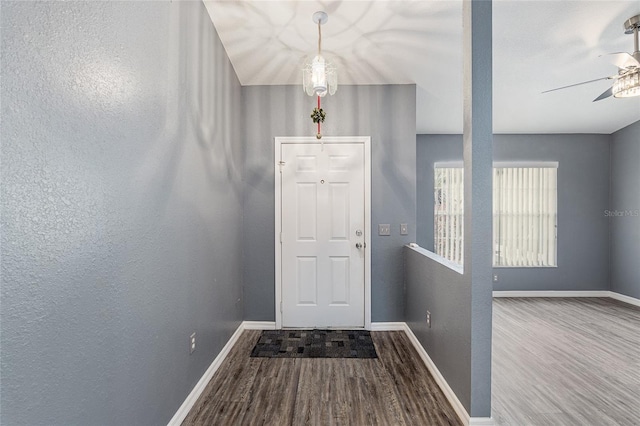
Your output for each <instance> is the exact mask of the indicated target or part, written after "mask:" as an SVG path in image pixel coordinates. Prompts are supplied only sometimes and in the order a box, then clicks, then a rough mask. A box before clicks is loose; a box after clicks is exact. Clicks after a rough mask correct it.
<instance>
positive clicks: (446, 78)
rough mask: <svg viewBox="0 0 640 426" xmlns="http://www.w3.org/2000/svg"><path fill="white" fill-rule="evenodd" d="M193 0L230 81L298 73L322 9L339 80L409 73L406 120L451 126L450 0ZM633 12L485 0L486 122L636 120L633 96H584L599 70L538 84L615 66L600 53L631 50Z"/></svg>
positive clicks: (268, 81)
mask: <svg viewBox="0 0 640 426" xmlns="http://www.w3.org/2000/svg"><path fill="white" fill-rule="evenodd" d="M204 3H205V5H206V7H207V10H208V11H209V15H210V16H211V19H212V21H213V23H214V25H215V27H216V29H217V31H218V33H219V35H220V39H221V40H222V43H223V44H224V46H225V49H226V51H227V54H228V55H229V58H230V59H231V63H232V64H233V66H234V68H235V71H236V73H237V74H238V78H239V79H240V83H241V84H243V85H282V84H293V85H298V84H301V80H302V78H301V71H300V70H301V68H302V64H303V62H304V61H305V60H306V59H308V57H309V55H313V54H315V50H316V49H317V26H316V25H315V24H314V23H313V22H312V20H311V16H312V15H313V13H314V12H315V11H317V10H324V11H326V12H327V13H328V15H329V21H328V22H327V23H326V24H325V25H324V26H323V27H322V39H323V41H322V50H323V55H324V56H325V57H327V59H328V60H330V61H332V62H333V63H334V64H336V65H337V67H338V81H339V85H344V84H358V85H360V84H413V83H415V84H416V86H417V97H416V98H417V99H416V113H417V114H416V115H417V117H416V120H417V132H418V133H461V132H462V2H461V1H460V0H429V1H401V0H400V1H399V0H395V1H315V0H311V1H264V0H260V1H256V0H254V1H242V0H236V1H228V0H227V1H219V0H204ZM637 14H640V1H638V0H607V1H587V0H576V1H566V0H552V1H545V0H534V1H525V0H501V1H495V0H494V2H493V105H494V110H493V127H494V131H495V132H496V133H605V134H610V133H613V132H615V131H617V130H619V129H620V128H622V127H625V126H627V125H629V124H631V123H633V122H635V121H637V120H639V119H640V97H635V98H627V99H615V98H607V99H605V100H602V101H599V102H592V100H593V99H595V98H596V97H597V96H598V95H599V94H600V93H602V92H604V91H605V90H607V88H608V87H609V86H610V84H611V82H610V81H607V80H603V81H598V82H594V83H591V84H586V85H583V86H577V87H573V88H569V89H566V90H561V91H557V92H551V93H547V94H541V92H542V91H544V90H548V89H552V88H556V87H559V86H565V85H569V84H573V83H578V82H582V81H586V80H592V79H596V78H600V77H606V76H610V75H614V74H616V72H617V68H616V66H615V65H613V64H612V63H610V62H609V61H608V59H607V58H606V57H600V55H602V54H605V53H609V52H632V51H633V36H631V35H626V34H624V29H623V23H624V21H625V20H627V19H628V18H630V17H631V16H634V15H637ZM301 90H302V89H301ZM339 94H340V87H339V86H338V92H337V93H336V95H335V96H339Z"/></svg>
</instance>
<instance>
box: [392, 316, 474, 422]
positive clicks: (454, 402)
mask: <svg viewBox="0 0 640 426" xmlns="http://www.w3.org/2000/svg"><path fill="white" fill-rule="evenodd" d="M404 332H405V333H406V335H407V337H408V338H409V340H410V341H411V343H412V344H413V347H414V348H415V349H416V351H417V352H418V355H420V358H422V362H424V364H425V365H426V366H427V369H428V370H429V372H430V373H431V375H432V376H433V378H434V379H435V381H436V383H437V384H438V386H440V389H442V392H443V393H444V395H445V396H446V397H447V400H448V401H449V403H450V404H451V406H452V407H453V409H454V410H455V412H456V414H457V415H458V417H459V418H460V420H461V421H462V423H463V424H465V425H468V424H469V420H470V417H469V413H467V410H466V409H465V408H464V406H463V405H462V403H461V402H460V400H459V399H458V397H457V396H456V394H455V392H454V391H453V389H451V387H450V386H449V383H447V381H446V380H445V378H444V376H443V375H442V373H440V370H438V367H436V364H435V363H434V362H433V360H432V359H431V357H430V356H429V354H427V351H425V349H424V347H423V346H422V344H421V343H420V341H419V340H418V338H417V337H416V335H415V334H413V331H411V329H410V328H409V326H408V325H407V324H406V323H405V325H404Z"/></svg>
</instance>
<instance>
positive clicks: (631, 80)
mask: <svg viewBox="0 0 640 426" xmlns="http://www.w3.org/2000/svg"><path fill="white" fill-rule="evenodd" d="M624 29H625V31H624V32H625V34H633V41H634V43H633V45H634V49H633V53H632V54H629V53H626V52H617V53H609V54H608V56H611V57H612V58H613V62H614V63H615V64H616V65H617V66H618V74H616V75H612V76H609V77H602V78H596V79H595V80H589V81H583V82H581V83H576V84H570V85H569V86H563V87H558V88H556V89H551V90H546V91H544V92H542V93H549V92H554V91H556V90H561V89H566V88H568V87H574V86H580V85H582V84H587V83H593V82H595V81H600V80H613V84H612V85H611V87H609V88H608V89H607V90H605V91H604V92H603V93H602V94H601V95H600V96H598V97H597V98H595V99H594V100H593V102H596V101H600V100H602V99H605V98H608V97H609V96H613V97H615V98H628V97H631V96H640V49H639V48H638V30H639V29H640V15H636V16H633V17H631V18H629V19H627V20H626V21H625V23H624Z"/></svg>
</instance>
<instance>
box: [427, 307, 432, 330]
mask: <svg viewBox="0 0 640 426" xmlns="http://www.w3.org/2000/svg"><path fill="white" fill-rule="evenodd" d="M427 327H429V328H431V312H429V311H427Z"/></svg>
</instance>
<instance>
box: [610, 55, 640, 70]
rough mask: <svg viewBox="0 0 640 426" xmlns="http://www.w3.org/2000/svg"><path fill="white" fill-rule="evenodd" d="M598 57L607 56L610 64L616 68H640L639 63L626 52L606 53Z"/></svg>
mask: <svg viewBox="0 0 640 426" xmlns="http://www.w3.org/2000/svg"><path fill="white" fill-rule="evenodd" d="M600 56H608V57H609V59H610V60H611V62H612V63H614V64H615V65H616V66H617V67H618V68H621V69H624V68H628V67H640V62H638V60H637V59H636V58H634V57H633V56H631V55H630V54H628V53H627V52H614V53H606V54H604V55H600Z"/></svg>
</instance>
